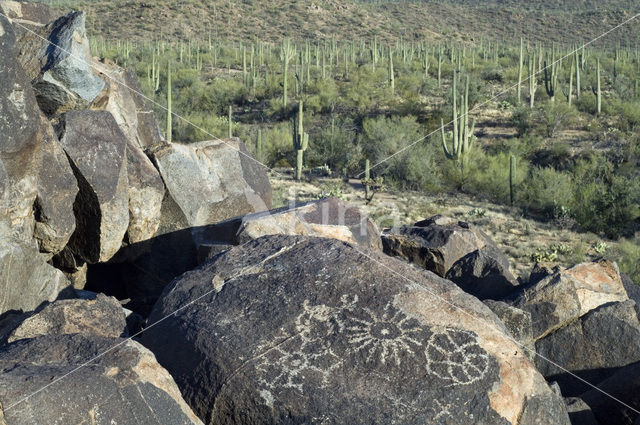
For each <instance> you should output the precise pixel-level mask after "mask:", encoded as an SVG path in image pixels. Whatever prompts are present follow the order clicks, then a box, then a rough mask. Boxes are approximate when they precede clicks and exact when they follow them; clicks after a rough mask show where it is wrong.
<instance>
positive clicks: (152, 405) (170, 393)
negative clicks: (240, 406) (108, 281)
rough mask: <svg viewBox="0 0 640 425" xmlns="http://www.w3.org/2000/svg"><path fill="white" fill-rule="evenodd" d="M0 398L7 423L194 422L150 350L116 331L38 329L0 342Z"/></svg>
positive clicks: (185, 424) (147, 424) (190, 424)
mask: <svg viewBox="0 0 640 425" xmlns="http://www.w3.org/2000/svg"><path fill="white" fill-rule="evenodd" d="M115 346H118V348H117V349H115V350H114V349H113V347H115ZM110 349H111V350H110ZM109 350H110V351H109ZM98 355H101V356H98ZM92 359H93V360H92ZM90 360H91V362H90V364H86V362H89V361H90ZM53 377H62V378H61V379H60V380H54V379H53ZM0 400H1V401H2V405H3V406H4V414H5V417H6V421H7V422H8V423H10V424H12V425H32V424H35V423H37V424H54V423H58V424H81V423H88V424H95V425H110V424H116V423H117V424H141V425H157V424H167V425H169V424H171V425H174V424H175V425H194V424H202V422H201V421H200V420H199V419H198V418H197V417H196V416H195V415H194V414H193V412H192V411H191V410H190V409H189V407H188V406H187V405H186V403H185V402H184V400H183V399H182V397H181V395H180V391H179V390H178V388H177V387H176V384H175V382H174V380H173V379H172V378H171V376H170V375H169V374H168V373H167V371H166V370H164V369H163V368H162V367H161V366H160V365H159V364H158V363H157V362H156V360H155V358H154V356H153V354H152V353H151V352H150V351H149V350H147V349H145V348H144V347H143V346H141V345H140V344H138V343H136V342H134V341H131V340H123V339H119V338H106V337H100V336H87V335H82V334H71V335H46V336H38V337H35V338H31V339H22V340H19V341H16V342H13V343H11V344H9V345H6V346H4V347H2V348H0Z"/></svg>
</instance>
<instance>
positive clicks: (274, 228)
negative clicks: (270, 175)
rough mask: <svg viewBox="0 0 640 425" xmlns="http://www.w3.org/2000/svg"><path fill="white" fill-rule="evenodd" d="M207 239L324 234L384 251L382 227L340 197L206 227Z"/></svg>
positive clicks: (230, 240)
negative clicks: (381, 238)
mask: <svg viewBox="0 0 640 425" xmlns="http://www.w3.org/2000/svg"><path fill="white" fill-rule="evenodd" d="M202 233H203V234H202V238H201V239H203V240H205V241H206V240H213V241H218V242H222V243H228V244H233V245H241V244H243V243H245V242H248V241H250V240H253V239H257V238H259V237H262V236H266V235H298V236H320V237H325V238H332V239H338V240H341V241H344V242H349V243H351V244H354V245H360V246H361V247H363V248H369V249H373V250H377V251H381V250H382V244H381V241H380V230H379V229H378V226H377V225H376V224H375V223H374V222H373V220H371V219H369V218H368V217H367V216H366V215H364V214H363V213H361V212H360V210H359V209H358V208H357V207H355V206H353V205H349V204H348V203H346V202H343V201H341V200H339V199H337V198H327V199H322V200H320V201H312V202H308V203H306V204H302V205H298V206H292V207H285V208H280V209H277V210H271V211H267V212H259V213H254V214H247V215H245V216H242V217H236V218H233V219H231V220H227V221H224V222H222V223H219V224H216V225H214V226H208V227H207V228H205V229H203V232H202Z"/></svg>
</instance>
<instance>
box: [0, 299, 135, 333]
mask: <svg viewBox="0 0 640 425" xmlns="http://www.w3.org/2000/svg"><path fill="white" fill-rule="evenodd" d="M76 333H79V334H83V335H87V336H91V335H94V336H103V337H112V338H118V337H121V336H128V335H127V334H128V332H127V324H126V322H125V311H124V309H123V308H122V306H121V305H120V303H119V302H118V300H116V299H115V298H113V297H107V296H106V295H102V294H99V295H98V296H97V297H96V298H95V299H93V300H82V299H70V300H59V301H55V302H53V303H51V304H48V305H46V306H45V307H44V308H42V309H41V310H39V311H37V312H36V313H34V314H31V315H30V316H29V317H27V318H25V319H24V320H23V321H22V322H21V323H20V324H19V325H18V326H17V327H16V328H15V329H14V330H13V331H12V332H11V333H10V335H9V336H8V338H7V341H8V342H13V341H16V340H19V339H26V338H35V337H37V336H41V335H64V334H76Z"/></svg>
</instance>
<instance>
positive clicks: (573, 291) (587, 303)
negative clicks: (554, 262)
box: [513, 260, 629, 340]
mask: <svg viewBox="0 0 640 425" xmlns="http://www.w3.org/2000/svg"><path fill="white" fill-rule="evenodd" d="M628 299H629V298H628V296H627V293H626V291H625V289H624V286H623V284H622V280H621V278H620V272H619V271H618V266H617V265H616V264H615V263H612V262H609V261H606V260H600V261H595V262H590V263H582V264H578V265H575V266H573V267H571V268H568V269H561V270H558V271H557V272H555V273H553V274H551V275H549V276H547V277H546V278H544V279H542V280H540V281H539V282H537V283H535V284H534V285H531V286H528V287H527V288H526V289H525V290H524V291H523V292H522V293H521V294H520V295H519V296H518V297H517V298H516V299H515V300H514V301H513V305H514V306H516V307H518V308H521V309H523V310H526V311H529V312H530V313H531V317H532V320H533V335H534V338H535V339H536V340H538V339H540V338H543V337H545V336H546V335H547V334H549V333H550V332H553V331H555V330H557V329H560V328H562V327H563V326H565V325H567V324H568V323H570V322H573V321H574V320H576V319H578V318H580V317H581V316H583V315H585V314H587V313H588V312H590V311H591V310H593V309H595V308H598V307H600V306H602V305H605V304H607V303H612V302H622V301H626V300H628Z"/></svg>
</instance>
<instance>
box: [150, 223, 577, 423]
mask: <svg viewBox="0 0 640 425" xmlns="http://www.w3.org/2000/svg"><path fill="white" fill-rule="evenodd" d="M366 252H367V256H365V255H362V254H360V253H359V252H358V251H357V250H356V249H355V248H354V247H353V246H351V245H349V244H347V243H345V242H342V241H338V240H334V239H324V238H316V237H303V236H284V235H278V236H265V237H262V238H259V239H256V240H253V241H251V242H248V243H246V244H244V245H241V246H239V247H234V248H231V249H230V250H228V251H226V252H224V253H222V254H220V255H219V256H218V257H216V258H215V259H214V260H211V261H210V262H208V263H206V264H205V265H204V266H202V267H200V268H198V269H196V270H194V271H191V272H188V273H186V274H184V275H182V276H181V277H180V278H179V279H176V280H174V282H173V283H172V284H171V285H170V286H169V287H167V288H166V289H165V292H164V294H163V296H162V298H161V299H160V300H159V302H158V303H157V304H156V306H155V308H154V311H153V313H152V315H151V317H150V321H156V320H158V319H160V318H163V317H166V316H167V315H169V314H171V313H174V312H175V311H176V309H178V308H180V307H184V306H185V305H187V307H186V308H183V309H182V310H180V311H178V312H177V313H176V314H175V315H172V316H170V317H168V318H167V319H166V320H164V321H163V322H161V323H159V324H158V325H157V326H155V327H153V328H151V329H148V330H147V331H146V332H145V333H144V336H143V340H142V342H143V343H144V344H145V345H146V346H147V347H149V348H150V349H151V350H152V351H154V352H155V353H156V355H157V357H158V361H159V362H160V363H161V364H162V365H163V366H164V367H166V368H167V369H168V370H169V371H170V373H171V374H172V375H173V376H174V377H175V379H176V383H177V384H178V386H179V387H180V389H181V391H182V393H183V394H185V395H186V401H187V402H188V403H189V404H190V405H191V407H192V408H193V409H194V411H195V412H196V413H197V414H198V415H199V416H200V417H201V418H202V419H203V420H204V421H205V423H207V424H219V423H224V424H245V423H252V424H274V423H287V424H306V423H310V422H314V421H317V422H319V423H323V424H343V423H349V424H425V423H433V424H435V423H447V424H454V425H457V424H487V425H488V424H513V425H516V424H518V425H525V424H527V425H529V424H549V425H551V424H553V425H557V424H565V425H566V424H568V416H567V412H566V409H565V407H564V403H563V401H562V399H561V397H559V396H558V395H557V394H556V393H555V392H553V391H552V390H551V389H550V388H549V386H548V385H547V383H546V382H545V381H544V378H543V377H542V376H541V375H540V374H539V373H538V372H537V371H536V370H535V368H534V367H533V365H532V364H531V363H530V362H529V360H528V359H527V358H526V357H525V356H524V354H523V353H522V352H521V351H520V350H519V349H518V348H517V346H516V345H515V344H514V343H513V342H512V341H511V339H510V337H509V336H508V335H507V331H506V329H505V328H504V326H503V325H502V324H501V323H500V321H499V320H498V319H497V317H496V316H495V315H494V314H493V313H492V312H491V311H490V310H489V309H488V308H487V307H486V306H484V305H483V304H482V303H481V302H479V301H478V300H477V299H475V298H473V297H472V296H469V295H467V294H465V293H464V292H463V291H462V290H460V289H459V288H458V287H457V286H455V284H453V283H451V282H449V281H446V280H444V279H441V278H439V277H437V276H436V275H434V274H432V273H430V272H426V271H423V270H420V269H418V268H416V267H413V266H412V265H409V264H407V263H405V262H403V261H399V260H397V259H394V258H391V257H387V256H384V255H382V254H381V253H378V252H375V251H370V250H367V251H366ZM368 256H369V257H370V258H368ZM405 278H408V279H409V280H406V279H405ZM434 294H437V295H438V296H439V297H441V299H439V298H436V297H434ZM194 300H195V301H194ZM442 300H446V302H444V301H442ZM189 302H193V303H192V304H191V305H188V303H189ZM453 305H455V306H458V307H459V309H456V308H455V307H453Z"/></svg>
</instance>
